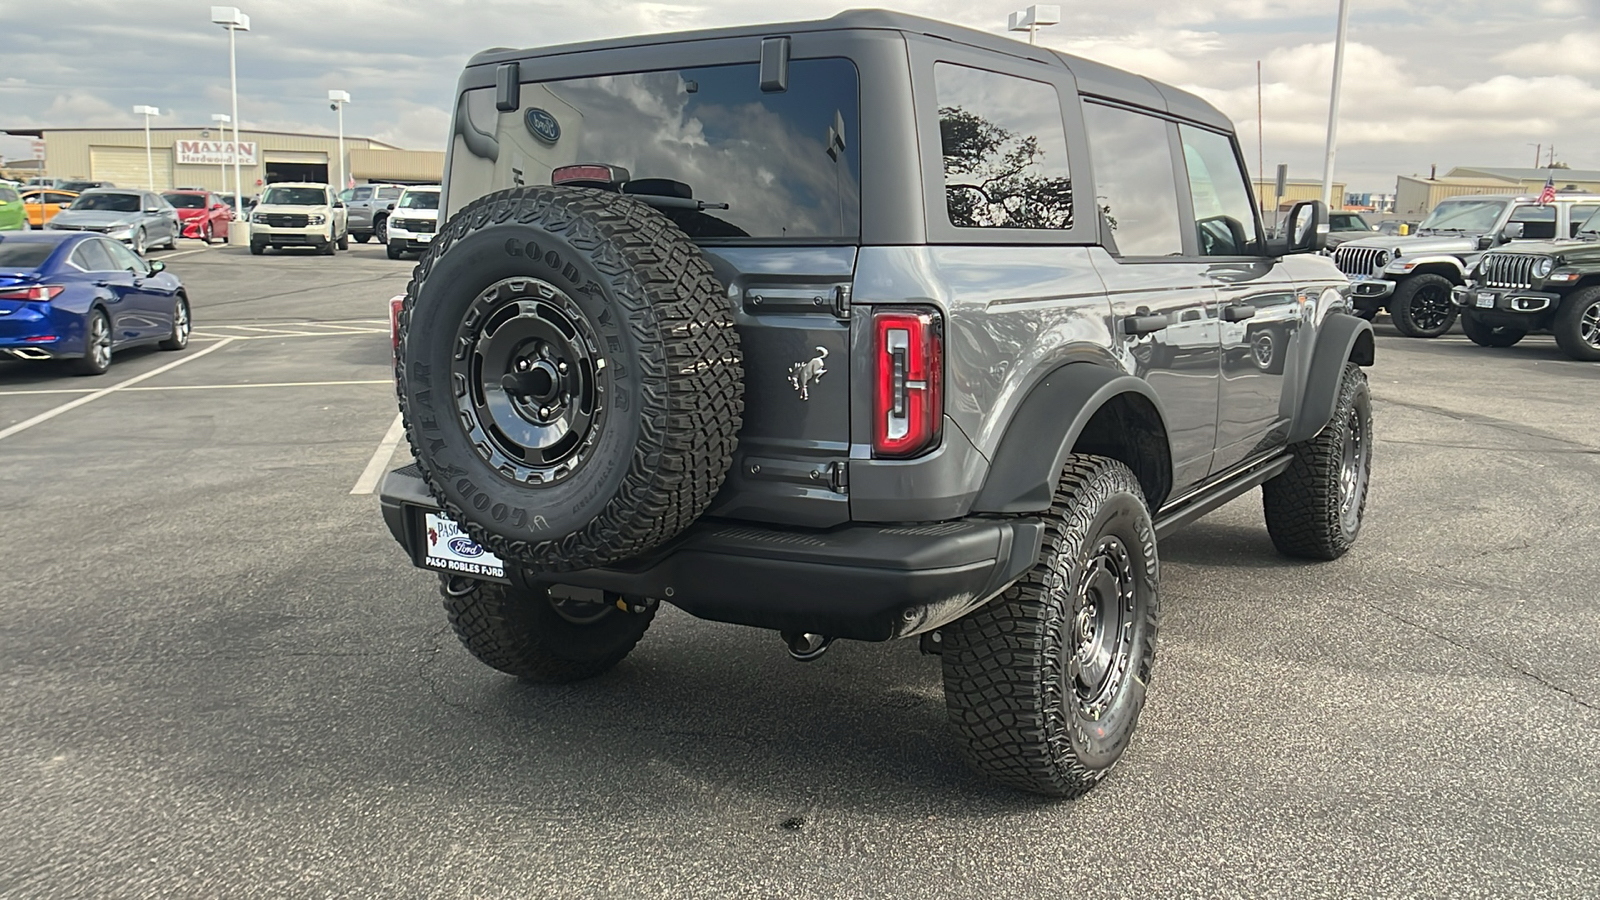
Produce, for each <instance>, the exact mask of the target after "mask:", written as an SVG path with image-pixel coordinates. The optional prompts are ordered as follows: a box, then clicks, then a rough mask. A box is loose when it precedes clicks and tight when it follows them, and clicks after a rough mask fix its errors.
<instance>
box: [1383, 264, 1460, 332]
mask: <svg viewBox="0 0 1600 900" xmlns="http://www.w3.org/2000/svg"><path fill="white" fill-rule="evenodd" d="M1454 287H1455V285H1454V284H1452V283H1451V281H1450V279H1448V278H1446V277H1444V276H1443V275H1413V276H1411V277H1410V278H1407V279H1406V280H1405V281H1402V282H1401V283H1400V285H1399V287H1396V288H1395V289H1394V296H1393V297H1390V298H1389V320H1390V321H1391V322H1393V323H1394V327H1395V328H1396V329H1397V330H1398V331H1399V332H1400V333H1401V334H1403V335H1405V336H1406V337H1414V338H1435V337H1438V336H1439V335H1441V334H1444V333H1445V332H1446V331H1449V330H1450V326H1451V325H1454V324H1455V323H1456V305H1455V304H1454V303H1453V302H1451V300H1450V291H1451V289H1453V288H1454Z"/></svg>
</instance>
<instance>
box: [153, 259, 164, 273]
mask: <svg viewBox="0 0 1600 900" xmlns="http://www.w3.org/2000/svg"><path fill="white" fill-rule="evenodd" d="M166 270H167V264H166V263H164V262H162V261H161V260H159V259H157V260H151V262H150V274H151V275H156V274H159V273H161V272H165V271H166Z"/></svg>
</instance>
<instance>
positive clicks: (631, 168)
mask: <svg viewBox="0 0 1600 900" xmlns="http://www.w3.org/2000/svg"><path fill="white" fill-rule="evenodd" d="M759 68H760V67H759V66H758V65H757V64H756V63H742V64H738V65H727V66H707V67H703V68H688V69H676V70H667V71H659V72H639V73H634V74H625V75H605V76H600V77H596V78H575V79H571V80H567V81H550V82H543V83H539V84H524V85H522V89H521V101H522V106H521V108H520V109H519V110H517V111H515V112H505V113H499V112H497V111H496V110H495V104H494V91H493V90H492V89H482V90H476V91H471V92H469V93H468V94H467V95H466V96H464V97H463V98H462V100H461V102H462V103H463V104H465V106H466V109H465V110H464V112H465V113H466V114H465V115H458V116H457V118H456V121H457V123H458V129H457V132H456V136H455V138H454V142H455V143H454V147H453V149H452V152H451V170H450V190H449V207H450V209H451V210H459V209H461V207H463V206H465V205H466V204H467V203H470V202H471V201H472V200H474V199H476V198H477V197H480V196H482V195H484V194H486V193H488V192H490V191H494V190H500V189H503V188H509V187H514V186H517V185H522V184H548V183H549V182H550V173H551V171H552V170H553V169H554V168H556V167H559V166H563V165H569V164H573V163H604V164H608V165H612V166H620V167H622V168H625V169H626V170H627V171H628V174H629V176H630V177H631V178H632V179H634V180H636V181H638V180H643V179H652V180H653V185H654V186H653V187H651V188H650V192H651V193H667V194H669V195H676V196H678V197H680V198H683V199H693V200H697V201H703V202H704V203H706V204H708V207H707V208H705V209H694V208H677V209H662V210H661V211H662V213H663V214H664V215H667V216H668V217H670V218H672V219H673V221H675V222H676V223H677V224H678V226H679V227H680V228H682V229H683V230H684V231H685V232H687V233H688V234H689V236H690V237H694V238H699V239H713V240H716V239H723V240H733V241H738V240H744V239H755V240H768V241H770V240H782V241H790V240H831V239H849V240H853V239H855V238H856V237H857V236H859V235H860V233H861V199H860V189H859V187H858V186H859V185H860V183H861V164H860V159H861V155H860V154H861V150H860V141H859V131H858V125H857V123H858V121H859V99H858V95H859V86H858V79H857V75H856V68H855V65H854V64H853V63H851V62H850V61H849V60H846V59H797V60H793V61H792V62H790V64H789V84H788V89H787V90H785V91H776V92H770V93H764V92H763V91H762V90H761V85H760V72H759ZM658 179H659V180H665V182H676V184H664V182H663V181H659V180H658ZM684 195H687V197H686V198H685V197H684ZM724 203H725V204H727V208H726V209H722V208H720V207H716V206H710V205H711V204H719V205H720V204H724Z"/></svg>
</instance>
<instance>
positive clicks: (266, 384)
mask: <svg viewBox="0 0 1600 900" xmlns="http://www.w3.org/2000/svg"><path fill="white" fill-rule="evenodd" d="M341 384H394V379H392V378H373V379H362V380H353V381H263V382H246V383H242V384H158V385H153V386H150V387H134V388H128V389H127V390H128V391H130V392H134V393H137V392H139V391H222V390H235V389H238V388H286V387H328V386H330V385H341ZM95 390H96V389H95V388H51V389H49V390H34V391H0V397H20V396H23V395H26V394H92V393H94V392H95Z"/></svg>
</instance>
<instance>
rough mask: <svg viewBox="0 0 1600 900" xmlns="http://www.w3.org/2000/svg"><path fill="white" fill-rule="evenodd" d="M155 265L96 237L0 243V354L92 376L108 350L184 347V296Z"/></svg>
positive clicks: (24, 234)
mask: <svg viewBox="0 0 1600 900" xmlns="http://www.w3.org/2000/svg"><path fill="white" fill-rule="evenodd" d="M166 268H167V267H166V265H165V264H164V263H162V262H160V261H159V260H157V261H153V262H147V261H145V260H143V259H141V258H140V257H138V256H136V255H135V254H134V252H133V251H132V250H129V249H128V248H127V247H126V246H125V245H123V244H122V243H120V242H118V241H113V240H110V239H108V238H105V237H102V236H100V235H97V234H83V233H69V232H51V231H20V232H11V233H8V234H6V235H4V236H3V237H0V355H7V356H11V357H13V358H15V359H26V360H46V359H66V360H72V365H73V368H74V370H75V371H77V372H78V373H79V374H81V375H99V374H101V373H103V372H105V370H106V368H107V367H109V366H110V365H111V354H112V353H113V352H114V351H117V350H122V349H125V348H128V347H134V346H138V345H140V344H157V345H159V346H160V347H161V349H163V350H182V349H183V348H184V347H187V346H188V345H189V321H190V320H189V297H188V294H187V293H186V292H185V291H184V289H183V282H181V281H179V280H178V277H177V276H176V275H173V274H172V273H171V272H168V271H167V270H166Z"/></svg>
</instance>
